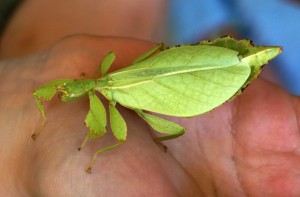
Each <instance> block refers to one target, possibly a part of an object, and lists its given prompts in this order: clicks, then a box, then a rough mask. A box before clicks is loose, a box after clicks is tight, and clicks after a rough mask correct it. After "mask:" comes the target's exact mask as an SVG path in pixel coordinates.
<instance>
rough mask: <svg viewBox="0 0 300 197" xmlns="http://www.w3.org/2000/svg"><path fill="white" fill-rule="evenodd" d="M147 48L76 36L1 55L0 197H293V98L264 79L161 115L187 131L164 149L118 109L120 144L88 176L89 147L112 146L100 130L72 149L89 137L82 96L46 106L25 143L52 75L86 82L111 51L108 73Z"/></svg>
mask: <svg viewBox="0 0 300 197" xmlns="http://www.w3.org/2000/svg"><path fill="white" fill-rule="evenodd" d="M57 39H59V36H58V37H56V40H57ZM12 40H13V39H12ZM33 45H34V44H33ZM153 46H154V44H153V43H150V42H145V41H140V40H134V39H122V38H116V37H98V36H87V35H78V36H69V37H67V38H63V39H60V40H58V41H56V44H54V45H53V46H51V47H49V46H48V45H46V44H45V45H43V47H40V48H39V47H36V48H35V50H33V51H39V50H40V49H45V50H44V51H41V52H37V53H33V51H31V49H30V50H28V51H26V50H24V51H22V50H23V49H22V50H21V52H20V51H19V50H17V49H16V51H17V53H14V52H13V51H14V50H12V51H11V52H9V53H8V51H7V53H6V55H7V54H10V55H7V57H8V56H9V57H15V58H13V59H2V61H1V62H0V92H1V97H0V109H1V110H0V123H1V130H0V132H1V133H0V135H1V138H0V156H1V159H0V196H237V197H240V196H255V197H257V196H258V197H259V196H275V197H276V196H299V195H300V188H299V184H300V178H299V173H300V156H299V155H300V153H299V150H300V149H299V145H300V136H299V122H300V120H299V115H300V100H299V97H295V96H291V95H289V94H288V93H286V92H285V91H284V90H282V89H281V88H280V87H278V86H276V85H274V84H271V83H269V82H267V81H264V80H262V79H257V80H255V81H254V82H253V83H251V84H250V85H249V87H248V88H247V89H246V90H245V91H244V93H243V94H242V95H240V96H238V97H237V98H236V99H234V100H233V101H230V102H227V103H226V104H224V105H222V106H221V107H219V108H217V109H215V110H213V111H212V112H209V113H207V114H204V115H201V116H197V117H194V118H188V119H183V118H169V119H170V120H171V121H175V122H177V123H179V124H181V125H182V126H184V127H185V128H186V134H185V135H183V136H182V137H180V138H178V139H175V140H170V141H167V142H164V144H165V145H167V147H168V151H167V152H164V151H163V150H162V148H161V147H160V146H159V145H157V144H156V143H154V142H153V140H152V139H153V132H152V131H151V129H150V128H149V127H148V126H147V124H146V123H145V122H144V121H143V120H142V119H141V118H139V117H137V115H136V114H134V113H133V112H131V111H129V110H127V109H124V108H121V107H119V110H120V112H121V113H122V115H123V117H124V118H125V121H126V123H127V126H128V137H127V141H126V143H124V144H123V145H122V146H120V147H118V148H116V149H115V150H112V151H108V152H106V153H105V154H103V155H101V156H99V158H98V160H97V161H96V163H95V165H94V167H93V171H92V174H91V175H90V174H87V173H86V172H85V171H84V169H85V167H86V166H87V165H88V163H89V161H90V158H91V157H92V154H93V153H94V151H95V150H98V149H99V148H101V147H105V146H107V145H110V144H113V143H115V142H116V141H115V139H114V137H113V136H112V134H111V133H110V131H108V134H107V135H105V136H104V137H103V138H101V139H100V140H89V141H88V143H87V145H86V146H85V147H84V148H83V149H82V150H81V151H80V152H78V151H77V147H78V146H79V145H80V143H81V142H82V140H83V139H84V136H85V133H86V132H87V130H86V128H85V126H84V125H83V121H84V118H85V115H86V113H87V110H88V99H87V98H82V99H80V100H78V101H74V102H71V103H62V102H60V101H59V99H58V98H57V97H56V98H54V99H53V101H51V102H49V103H47V105H46V106H47V107H46V115H47V118H48V119H47V124H46V125H45V129H44V131H43V132H42V134H41V135H40V136H39V138H38V139H37V140H36V141H33V140H32V139H31V134H32V133H33V132H34V131H35V130H36V129H38V128H39V127H40V126H41V122H42V121H41V117H40V114H39V112H38V109H37V108H36V106H35V103H34V100H33V97H32V91H33V89H34V88H36V87H39V86H40V85H41V84H44V83H46V82H48V81H51V80H53V79H54V78H69V77H70V78H83V77H84V75H85V76H91V75H92V74H93V73H94V71H95V69H96V67H97V66H98V64H99V62H100V60H101V59H102V58H103V57H104V55H106V54H107V52H108V51H110V50H113V51H115V53H116V57H117V59H116V62H115V63H114V64H113V66H112V70H113V69H119V68H121V67H124V66H127V65H128V64H129V63H130V62H131V61H132V60H133V59H134V58H135V57H137V56H138V55H140V54H141V53H142V52H144V51H146V50H148V49H150V48H152V47H153ZM4 51H5V47H2V52H3V53H2V54H4ZM20 54H31V55H29V56H24V57H19V58H17V56H20ZM2 57H4V55H3V56H2ZM2 95H4V96H2ZM103 103H104V105H106V104H107V103H105V101H104V100H103ZM108 126H109V125H108Z"/></svg>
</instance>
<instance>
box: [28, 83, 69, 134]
mask: <svg viewBox="0 0 300 197" xmlns="http://www.w3.org/2000/svg"><path fill="white" fill-rule="evenodd" d="M71 81H73V80H70V79H62V80H55V81H51V82H49V83H47V84H45V85H43V86H42V87H40V88H38V89H35V90H34V91H33V97H34V100H35V103H36V105H37V107H38V109H39V112H40V114H41V116H42V118H43V123H42V126H41V128H40V129H39V130H38V131H36V132H35V133H34V134H32V136H31V137H32V139H36V137H37V136H38V135H39V134H40V133H41V131H42V130H43V128H44V126H45V122H46V116H45V109H44V106H43V104H42V101H41V100H45V101H50V100H51V99H52V98H53V96H54V95H55V94H56V93H57V91H58V89H57V87H58V86H63V85H64V84H66V83H68V82H71Z"/></svg>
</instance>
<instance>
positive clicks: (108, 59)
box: [94, 51, 115, 78]
mask: <svg viewBox="0 0 300 197" xmlns="http://www.w3.org/2000/svg"><path fill="white" fill-rule="evenodd" d="M114 61H115V53H114V52H112V51H110V52H109V53H108V54H107V55H106V56H105V57H104V58H103V60H102V62H101V63H100V65H99V66H98V68H97V70H96V72H95V74H94V78H97V77H98V76H99V75H100V71H101V74H102V76H104V75H105V74H106V73H107V71H108V69H109V67H110V66H111V65H112V63H113V62H114Z"/></svg>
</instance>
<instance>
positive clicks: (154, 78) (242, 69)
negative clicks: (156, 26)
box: [32, 37, 281, 173]
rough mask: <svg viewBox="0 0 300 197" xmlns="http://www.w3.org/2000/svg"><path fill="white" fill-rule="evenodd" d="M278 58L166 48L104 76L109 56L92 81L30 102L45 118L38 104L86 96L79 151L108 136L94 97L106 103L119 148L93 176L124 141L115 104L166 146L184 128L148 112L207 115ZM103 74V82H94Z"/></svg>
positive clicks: (230, 46) (233, 47)
mask: <svg viewBox="0 0 300 197" xmlns="http://www.w3.org/2000/svg"><path fill="white" fill-rule="evenodd" d="M280 53H281V47H277V46H254V45H252V44H251V42H250V41H249V40H239V41H238V40H235V39H233V38H231V37H223V38H218V39H216V40H214V41H202V42H199V43H198V44H195V45H182V46H176V47H170V48H164V47H163V44H159V45H157V46H156V47H155V48H153V49H151V50H149V51H147V52H146V53H144V54H143V55H141V56H140V57H138V58H137V59H136V60H135V61H134V62H133V63H132V64H131V65H130V66H128V67H126V68H123V69H120V70H117V71H115V72H111V73H107V71H108V70H109V67H110V66H111V64H112V63H113V61H114V59H115V55H114V53H113V52H109V53H108V55H107V56H106V57H105V58H104V60H103V61H102V63H101V64H100V66H99V68H98V69H97V71H96V73H95V76H96V77H95V78H96V79H83V80H73V79H62V80H55V81H52V82H49V83H47V84H45V85H43V86H42V87H40V88H38V89H36V90H34V93H33V96H34V99H35V102H36V105H37V107H38V109H39V111H40V114H41V116H42V118H43V124H42V127H41V129H40V130H39V131H38V132H36V133H35V134H33V135H32V138H33V139H35V137H36V136H37V135H38V134H39V133H40V132H41V130H42V129H43V127H44V124H45V121H46V116H45V111H44V107H43V105H42V100H46V101H49V100H51V99H52V97H53V96H54V95H55V94H56V93H59V96H60V99H61V100H62V101H63V102H69V101H73V100H75V99H77V98H79V97H82V96H88V97H89V101H90V109H89V111H88V114H87V116H86V118H85V125H86V127H87V128H88V130H89V132H88V133H87V134H86V138H85V140H84V141H83V143H82V145H81V146H80V148H79V149H81V148H82V147H83V146H84V144H85V143H86V141H87V139H89V138H96V137H101V136H102V135H104V134H105V132H106V124H107V123H106V122H107V120H106V112H105V108H104V106H103V104H102V103H101V101H100V99H99V98H98V97H97V95H96V93H95V92H100V93H101V94H102V95H104V97H105V98H106V99H107V100H108V101H109V120H110V125H111V130H112V132H113V134H114V136H115V137H116V139H117V140H118V143H117V144H113V145H111V146H108V147H105V148H102V149H100V150H98V151H97V152H96V153H95V154H94V156H93V158H92V159H91V161H90V165H89V166H88V168H87V170H86V171H87V172H89V173H90V172H91V168H92V165H93V164H94V162H95V160H96V158H97V155H99V154H100V153H102V152H105V151H107V150H110V149H113V148H115V147H117V146H119V145H120V144H122V143H123V142H125V140H126V134H127V127H126V123H125V121H124V119H123V117H122V116H121V114H120V113H119V111H118V110H117V108H116V107H115V105H116V104H117V103H119V104H120V105H122V106H124V107H126V108H129V109H132V110H134V111H135V112H136V113H137V114H138V116H140V117H141V118H142V119H144V120H145V121H146V122H147V123H148V124H149V125H150V126H151V127H152V128H153V129H154V130H156V131H158V132H160V133H163V134H165V136H162V137H158V138H156V139H154V140H155V141H158V142H159V141H163V140H169V139H173V138H176V137H179V136H181V135H183V134H184V132H185V131H184V128H183V127H181V126H180V125H177V124H175V123H173V122H170V121H167V120H164V119H162V118H160V117H157V116H155V115H151V114H148V113H146V112H154V113H159V114H165V115H170V116H177V117H191V116H196V115H199V114H203V113H206V112H208V111H210V110H212V109H214V108H216V107H218V106H220V105H221V104H223V103H224V102H226V101H228V100H230V99H233V98H234V97H235V96H237V95H238V94H240V93H241V91H242V90H243V89H244V88H245V87H246V86H247V85H248V84H249V83H250V82H251V81H252V80H253V79H255V78H256V77H257V76H258V74H259V73H260V71H261V68H262V66H263V65H265V64H266V63H268V61H269V60H271V59H273V58H274V57H276V56H277V55H279V54H280ZM100 74H102V77H100V78H97V76H99V75H100Z"/></svg>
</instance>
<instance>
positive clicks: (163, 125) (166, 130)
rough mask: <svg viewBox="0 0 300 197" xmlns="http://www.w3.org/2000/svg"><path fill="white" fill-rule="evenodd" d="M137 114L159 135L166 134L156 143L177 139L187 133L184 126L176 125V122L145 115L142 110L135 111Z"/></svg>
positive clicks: (158, 138)
mask: <svg viewBox="0 0 300 197" xmlns="http://www.w3.org/2000/svg"><path fill="white" fill-rule="evenodd" d="M135 112H136V113H137V114H138V115H139V116H140V117H141V118H143V119H144V120H145V121H146V122H147V123H148V124H149V125H150V126H151V127H152V128H153V129H154V130H156V131H157V132H159V133H162V134H166V136H163V137H157V138H155V139H154V141H156V142H161V141H164V140H170V139H174V138H177V137H179V136H181V135H183V134H184V132H185V130H184V128H183V127H182V126H180V125H178V124H175V123H174V122H171V121H168V120H165V119H162V118H160V117H157V116H154V115H150V114H147V113H144V112H143V111H142V110H135Z"/></svg>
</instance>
